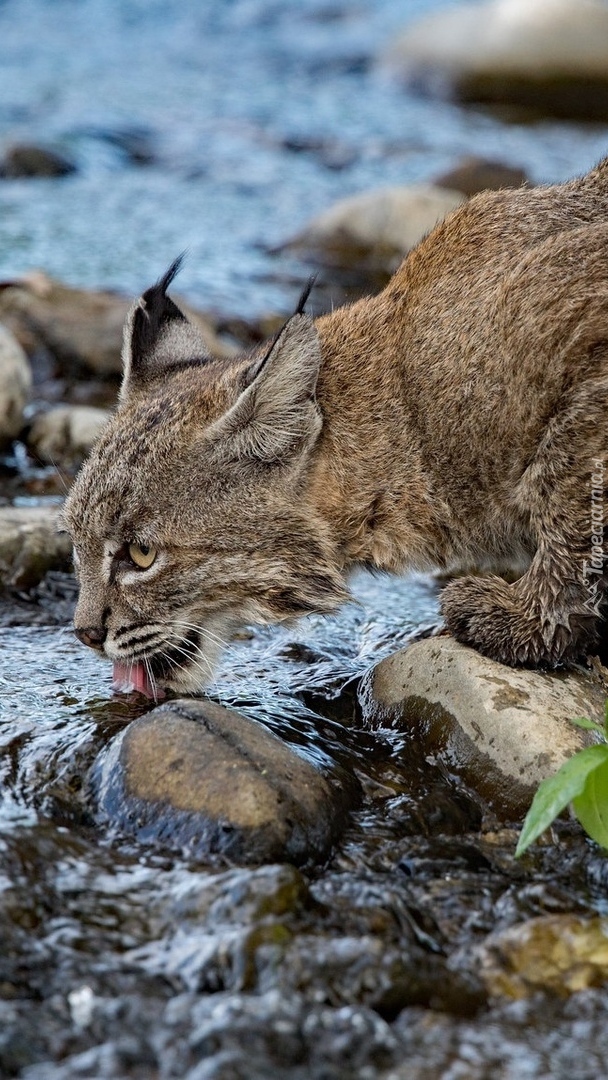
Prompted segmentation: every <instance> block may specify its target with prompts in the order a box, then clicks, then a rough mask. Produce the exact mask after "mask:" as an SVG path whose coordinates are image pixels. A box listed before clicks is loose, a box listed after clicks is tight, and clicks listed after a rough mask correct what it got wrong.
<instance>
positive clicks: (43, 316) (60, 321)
mask: <svg viewBox="0 0 608 1080" xmlns="http://www.w3.org/2000/svg"><path fill="white" fill-rule="evenodd" d="M131 304H132V299H128V298H126V297H122V296H119V295H117V294H116V293H113V292H109V291H103V290H102V291H93V290H88V289H74V288H71V287H70V286H68V285H64V284H62V283H61V282H60V281H55V280H54V279H53V278H50V277H48V276H47V275H46V274H44V273H42V272H41V271H36V272H34V273H32V274H29V275H27V276H26V277H24V278H22V279H20V280H17V281H9V282H3V283H0V319H1V320H2V321H3V322H4V323H6V325H7V326H8V327H9V328H10V329H11V330H12V332H13V334H14V335H15V337H16V338H17V339H18V341H19V342H20V343H21V345H22V346H23V348H24V349H25V351H26V352H27V353H28V354H29V355H30V356H35V355H36V354H37V353H39V352H41V353H42V354H48V353H50V354H51V355H52V356H53V357H54V358H55V359H56V360H57V361H58V362H59V364H60V365H61V366H62V367H64V368H67V369H68V370H71V369H72V368H73V367H74V366H75V367H76V368H78V367H82V366H84V367H86V368H88V369H90V370H91V371H93V372H95V373H96V374H97V375H110V374H117V373H119V372H120V371H121V370H122V362H121V350H122V332H123V326H124V323H125V319H126V317H127V314H128V312H129V310H130V308H131ZM182 307H183V308H184V311H186V312H187V314H188V316H189V317H190V318H192V320H193V321H194V322H195V323H196V326H197V328H198V329H199V331H200V332H201V335H202V337H203V340H204V341H205V343H206V344H207V347H208V349H209V351H210V353H212V354H213V355H216V356H224V355H229V354H231V353H232V352H234V349H232V348H230V347H229V346H227V345H226V344H225V343H224V342H222V341H221V340H220V339H219V338H218V337H217V335H216V334H215V332H214V330H213V327H212V325H211V323H210V321H209V319H207V317H206V316H205V315H203V314H202V313H201V312H199V311H196V310H193V309H192V308H190V307H189V306H188V305H182Z"/></svg>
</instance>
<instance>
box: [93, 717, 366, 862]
mask: <svg viewBox="0 0 608 1080" xmlns="http://www.w3.org/2000/svg"><path fill="white" fill-rule="evenodd" d="M93 787H94V790H95V792H96V798H97V802H98V805H99V809H100V812H101V815H102V816H103V817H104V818H105V819H106V820H107V821H109V822H110V823H112V824H113V825H115V826H117V827H118V828H119V829H120V830H121V831H125V832H129V833H131V834H134V835H135V836H137V838H138V839H139V840H156V841H158V842H161V843H163V844H168V845H170V846H171V847H173V848H180V849H181V848H186V849H187V850H188V852H189V854H191V855H195V856H198V857H206V856H209V855H214V854H219V855H224V856H227V857H228V858H229V859H231V860H232V861H234V862H238V863H243V864H259V863H263V862H275V861H276V862H280V861H287V862H292V863H295V864H296V865H300V864H302V863H305V862H308V861H310V860H320V859H323V858H325V856H326V855H327V854H328V852H329V850H330V848H331V845H332V844H333V842H334V841H335V840H336V839H337V837H338V836H339V835H340V832H341V830H342V828H343V826H344V824H345V821H346V815H347V812H348V810H349V809H350V808H351V807H352V805H353V804H354V802H355V801H356V800H357V798H358V794H359V788H358V784H357V781H356V780H355V779H354V778H353V777H352V776H350V775H349V774H347V773H346V772H345V771H343V770H341V769H339V768H338V767H335V768H334V771H333V772H331V773H322V772H320V771H319V769H317V768H316V767H315V766H313V765H312V764H311V763H310V762H309V761H307V760H306V759H305V758H303V757H302V756H301V755H300V754H298V753H296V752H295V751H294V750H293V749H292V748H291V747H290V746H288V745H287V744H286V743H284V742H282V740H281V739H279V738H277V737H276V736H275V735H273V734H272V733H271V732H269V731H268V730H267V729H266V728H264V727H263V726H262V725H261V724H258V723H256V722H255V721H253V720H249V719H247V717H245V716H241V715H239V714H238V713H236V712H233V711H231V710H229V709H225V708H222V707H221V706H220V705H217V704H215V703H214V702H212V701H207V700H195V699H192V700H178V701H171V702H167V703H165V704H163V705H160V706H159V707H157V708H156V709H154V710H153V711H152V712H150V713H148V714H147V715H146V716H143V717H141V718H140V719H138V720H136V721H134V722H133V723H132V724H130V725H129V727H128V728H126V729H125V731H124V732H123V733H122V734H121V735H119V736H118V737H117V738H116V739H115V740H114V741H113V743H112V745H111V747H110V750H109V752H108V753H107V755H106V756H105V758H104V759H102V761H101V764H100V765H99V766H98V767H97V768H96V770H95V771H94V774H93Z"/></svg>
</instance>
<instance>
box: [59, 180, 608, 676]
mask: <svg viewBox="0 0 608 1080" xmlns="http://www.w3.org/2000/svg"><path fill="white" fill-rule="evenodd" d="M177 268H178V266H177V264H174V265H173V267H171V268H170V270H169V271H168V273H167V274H166V275H165V277H164V278H163V279H162V280H161V281H159V282H158V283H157V284H156V285H155V286H153V287H152V288H150V289H148V290H147V291H146V292H145V293H144V294H143V296H142V297H141V298H140V300H139V301H138V302H137V304H136V305H135V306H134V308H133V310H132V313H131V316H130V318H129V320H128V323H127V326H126V329H125V347H124V380H123V386H122V391H121V397H120V403H119V407H118V409H117V411H116V414H115V416H114V417H113V419H112V420H111V421H110V423H109V424H108V426H107V428H106V429H105V431H104V433H103V434H102V436H101V438H100V440H99V442H98V444H97V446H96V447H95V449H94V450H93V452H92V454H91V456H90V458H89V460H88V461H87V462H86V463H85V465H84V467H83V469H82V471H81V473H80V475H79V476H78V478H77V480H76V482H75V484H74V487H73V489H72V492H71V494H70V496H69V498H68V501H67V504H66V507H65V521H66V523H67V527H68V528H69V530H70V531H71V533H72V537H73V541H74V548H75V555H76V561H77V567H78V574H79V579H80V598H79V601H78V607H77V610H76V616H75V627H76V633H77V634H78V636H79V637H80V638H81V640H82V641H83V642H84V643H85V644H87V645H90V646H92V647H94V648H96V649H99V650H101V651H102V652H103V654H104V655H105V656H106V657H107V658H108V659H109V660H111V661H112V662H113V664H114V676H115V685H117V686H120V685H123V684H125V683H126V682H128V683H129V684H130V685H132V686H135V687H136V688H137V689H140V690H142V691H143V692H146V693H154V692H157V690H158V689H160V690H162V689H164V688H171V689H174V690H178V691H182V692H183V691H185V692H193V691H196V690H198V689H200V688H202V687H203V686H204V685H205V683H206V682H207V681H208V680H209V679H210V677H211V675H212V672H213V667H214V664H215V662H216V660H217V657H218V654H219V652H220V650H221V647H222V644H223V643H224V642H225V641H226V639H228V638H229V637H230V635H231V633H232V632H233V631H234V630H235V628H237V627H238V626H240V625H242V624H243V623H250V622H254V623H255V622H261V623H265V622H276V621H281V620H285V619H291V618H294V617H297V616H299V615H302V614H305V613H307V612H312V611H321V612H329V611H331V610H333V609H335V608H336V607H337V606H338V605H340V604H341V603H342V602H343V601H345V600H346V599H347V596H348V589H347V578H348V573H349V571H350V570H352V569H353V568H354V567H356V566H361V565H364V566H373V567H378V568H381V569H383V570H388V571H392V572H402V571H405V570H407V569H410V568H418V569H429V568H441V569H444V570H448V571H449V570H450V568H453V567H455V566H457V565H462V564H463V563H465V564H468V565H477V566H479V567H480V568H484V567H487V566H489V565H494V566H495V565H497V564H500V563H501V562H504V561H505V560H511V559H513V558H517V559H519V560H524V562H525V565H527V569H526V570H525V572H524V573H523V574H522V576H521V577H520V578H519V579H518V580H517V581H516V582H515V583H513V584H507V583H506V582H505V581H504V580H503V579H502V578H500V577H497V576H475V577H464V578H460V579H457V580H455V581H453V582H452V583H451V584H450V585H449V586H448V587H447V588H446V589H445V590H444V592H443V594H442V607H443V613H444V616H445V619H446V622H447V626H448V628H449V630H450V631H451V632H452V633H453V634H454V635H455V636H456V637H457V638H458V639H459V640H460V641H462V642H465V643H467V644H469V645H472V646H474V647H475V648H477V649H478V650H480V651H481V652H483V653H485V654H486V655H489V656H491V657H493V658H495V659H496V660H499V661H503V662H505V663H507V664H512V665H517V664H524V665H541V666H555V665H558V664H561V663H568V662H571V661H574V660H576V659H577V658H578V657H579V656H581V655H582V654H584V653H585V652H586V651H588V650H589V649H591V648H593V646H594V645H595V643H596V640H597V635H598V627H599V624H600V622H601V618H602V611H603V592H604V530H603V526H604V519H603V498H604V490H605V467H606V458H607V452H608V161H606V162H602V163H601V164H600V165H599V166H598V167H597V168H596V169H594V170H593V171H592V172H591V173H589V174H588V175H586V176H584V177H582V178H581V179H577V180H573V181H571V182H569V183H566V184H562V185H555V186H552V187H539V188H532V189H522V190H519V191H502V192H492V193H485V194H482V195H480V196H476V197H475V198H473V199H471V200H470V202H469V203H467V204H466V205H465V206H463V207H461V208H460V209H458V210H457V211H455V212H454V213H453V214H452V215H450V217H449V218H447V219H446V220H445V221H444V222H443V223H442V224H441V225H439V226H438V227H437V228H436V229H435V230H434V231H433V232H432V233H431V234H430V235H429V236H427V237H426V239H425V240H423V241H422V243H421V244H420V245H419V246H418V247H417V248H416V249H415V250H414V251H413V252H412V253H411V254H410V255H409V257H408V258H407V259H406V260H405V262H404V263H403V264H402V266H401V267H400V268H399V270H398V271H397V272H396V274H395V276H394V277H393V278H392V280H391V281H390V282H389V284H388V286H387V287H386V289H385V290H384V291H383V292H382V293H380V294H379V295H378V296H375V297H371V298H367V299H364V300H361V301H359V302H358V303H356V304H354V305H352V306H349V307H344V308H341V309H339V310H337V311H335V312H333V313H332V314H330V315H326V316H324V317H322V318H320V319H318V320H316V321H313V319H311V318H310V317H309V316H308V315H306V314H305V313H304V310H303V307H304V305H303V304H301V305H300V307H299V308H298V310H297V311H296V313H295V314H294V315H293V316H292V317H291V318H290V319H289V320H288V321H287V322H286V324H285V326H284V327H283V329H282V330H281V332H280V333H279V334H278V335H277V336H276V338H275V339H274V340H273V341H272V342H271V343H270V344H269V345H268V346H267V347H265V348H263V349H260V350H258V351H256V352H253V353H250V354H246V355H242V356H239V357H237V358H235V359H231V360H225V359H223V360H219V359H213V358H211V357H209V356H208V354H207V352H206V349H205V346H204V344H203V342H202V340H201V339H200V338H199V336H198V334H197V331H196V330H195V328H194V327H193V326H192V325H191V324H190V323H189V322H188V321H187V319H186V318H185V317H184V315H183V314H182V312H181V311H180V310H179V308H178V307H177V306H176V305H175V303H174V302H173V301H172V300H171V299H170V297H169V296H168V295H167V290H168V288H169V286H170V284H171V282H172V280H173V277H174V275H175V273H176V271H177ZM388 587H390V586H388Z"/></svg>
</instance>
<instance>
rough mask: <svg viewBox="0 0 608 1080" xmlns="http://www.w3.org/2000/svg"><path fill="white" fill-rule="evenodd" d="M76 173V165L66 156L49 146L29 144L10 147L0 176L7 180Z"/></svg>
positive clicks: (0, 164) (0, 162)
mask: <svg viewBox="0 0 608 1080" xmlns="http://www.w3.org/2000/svg"><path fill="white" fill-rule="evenodd" d="M74 172H76V165H75V164H74V162H73V161H71V160H70V158H68V157H66V155H65V154H60V153H58V151H57V150H52V149H51V148H50V147H47V146H36V145H34V144H29V143H19V144H16V145H15V146H9V147H8V149H7V150H6V151H5V153H4V156H3V158H2V160H1V161H0V176H4V177H6V179H7V180H14V179H23V178H26V177H57V176H69V174H70V173H74Z"/></svg>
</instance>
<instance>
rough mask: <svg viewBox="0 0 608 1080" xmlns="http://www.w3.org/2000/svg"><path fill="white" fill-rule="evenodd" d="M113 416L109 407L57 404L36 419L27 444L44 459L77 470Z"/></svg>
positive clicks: (52, 463)
mask: <svg viewBox="0 0 608 1080" xmlns="http://www.w3.org/2000/svg"><path fill="white" fill-rule="evenodd" d="M110 415H111V414H110V411H109V410H108V409H96V408H94V407H93V406H91V405H57V406H56V407H55V408H53V409H49V410H48V411H47V412H43V413H38V415H37V416H36V417H35V418H34V420H33V421H32V424H31V427H30V429H29V432H28V436H27V444H28V447H29V449H30V450H31V451H32V453H34V454H35V455H36V457H38V458H39V459H40V460H41V461H44V462H48V463H50V464H51V465H61V466H62V467H63V468H65V469H75V468H77V467H78V466H79V465H81V464H82V462H83V460H84V459H85V457H86V456H87V455H88V453H89V451H90V450H91V447H92V446H93V443H94V442H95V441H96V439H97V438H98V436H99V435H100V434H101V432H102V430H103V428H104V427H105V425H106V424H107V422H108V419H109V417H110Z"/></svg>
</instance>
